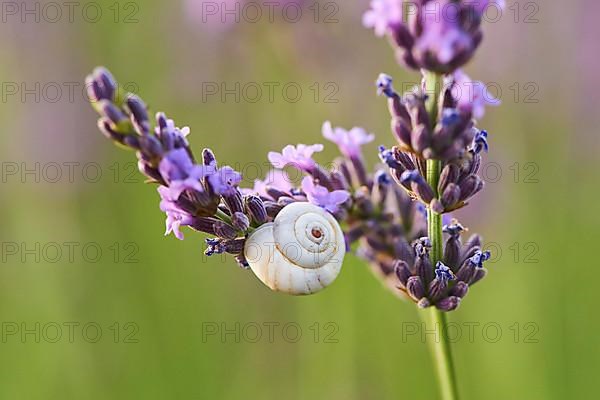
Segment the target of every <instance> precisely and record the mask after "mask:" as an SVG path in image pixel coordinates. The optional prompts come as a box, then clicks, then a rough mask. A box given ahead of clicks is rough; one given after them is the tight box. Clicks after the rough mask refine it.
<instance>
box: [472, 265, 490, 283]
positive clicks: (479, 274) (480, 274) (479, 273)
mask: <svg viewBox="0 0 600 400" xmlns="http://www.w3.org/2000/svg"><path fill="white" fill-rule="evenodd" d="M486 275H487V270H486V269H485V268H477V269H476V270H475V274H474V275H473V277H472V278H471V281H470V282H469V285H474V284H475V283H477V282H479V281H480V280H482V279H483V278H485V276H486Z"/></svg>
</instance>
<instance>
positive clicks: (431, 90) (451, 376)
mask: <svg viewBox="0 0 600 400" xmlns="http://www.w3.org/2000/svg"><path fill="white" fill-rule="evenodd" d="M442 85H443V79H442V76H441V75H438V74H435V73H433V72H428V71H427V72H425V90H426V92H427V95H428V98H427V102H426V104H425V105H426V107H427V112H428V113H429V118H430V120H431V124H432V126H435V123H436V121H437V117H438V102H439V101H440V94H441V92H442ZM441 166H442V163H441V161H440V160H427V183H429V185H430V186H431V187H432V188H433V191H434V192H435V194H436V197H437V196H438V193H437V187H438V182H439V180H440V172H441ZM427 234H428V236H429V240H430V241H431V253H430V257H431V263H432V264H433V266H434V267H435V264H436V263H437V262H438V261H440V260H441V259H442V252H443V250H442V249H443V248H442V246H443V244H442V215H441V214H438V213H436V212H434V211H433V210H431V208H428V209H427ZM423 313H424V316H423V317H424V321H425V325H426V329H427V331H426V332H428V333H435V334H434V335H433V339H432V340H431V341H430V342H429V347H430V350H431V355H432V357H433V361H434V364H435V366H436V369H437V375H438V380H439V385H440V392H441V395H442V400H458V388H457V382H456V374H455V372H454V364H453V362H452V352H451V349H450V341H449V340H448V336H447V332H448V331H447V329H446V326H447V325H446V324H447V322H446V314H445V313H444V312H442V311H440V310H438V309H437V308H435V307H429V308H427V309H425V310H423Z"/></svg>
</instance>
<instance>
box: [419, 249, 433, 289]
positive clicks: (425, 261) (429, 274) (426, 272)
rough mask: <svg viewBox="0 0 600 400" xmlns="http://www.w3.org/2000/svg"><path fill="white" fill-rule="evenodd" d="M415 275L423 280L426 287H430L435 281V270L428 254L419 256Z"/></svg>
mask: <svg viewBox="0 0 600 400" xmlns="http://www.w3.org/2000/svg"><path fill="white" fill-rule="evenodd" d="M415 273H416V274H417V275H418V276H419V277H420V278H421V282H422V283H423V285H424V286H428V285H429V283H430V282H431V280H432V279H433V268H432V265H431V260H430V259H429V254H428V252H423V253H421V254H417V259H416V260H415Z"/></svg>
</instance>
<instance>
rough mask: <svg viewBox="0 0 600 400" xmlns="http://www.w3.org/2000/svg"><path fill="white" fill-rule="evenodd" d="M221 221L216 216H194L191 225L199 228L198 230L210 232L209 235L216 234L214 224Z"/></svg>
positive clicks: (196, 228)
mask: <svg viewBox="0 0 600 400" xmlns="http://www.w3.org/2000/svg"><path fill="white" fill-rule="evenodd" d="M217 222H219V220H218V219H216V218H211V217H197V218H194V219H193V221H192V223H191V224H190V227H192V228H193V229H195V230H197V231H198V232H204V233H208V234H209V235H216V234H217V233H216V232H215V228H214V225H215V223H217Z"/></svg>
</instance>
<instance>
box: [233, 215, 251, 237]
mask: <svg viewBox="0 0 600 400" xmlns="http://www.w3.org/2000/svg"><path fill="white" fill-rule="evenodd" d="M231 223H232V224H233V226H234V227H235V228H236V229H237V230H240V231H243V232H245V231H247V230H248V228H249V227H250V220H249V219H248V217H247V216H246V214H244V213H241V212H235V213H233V216H232V217H231Z"/></svg>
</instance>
